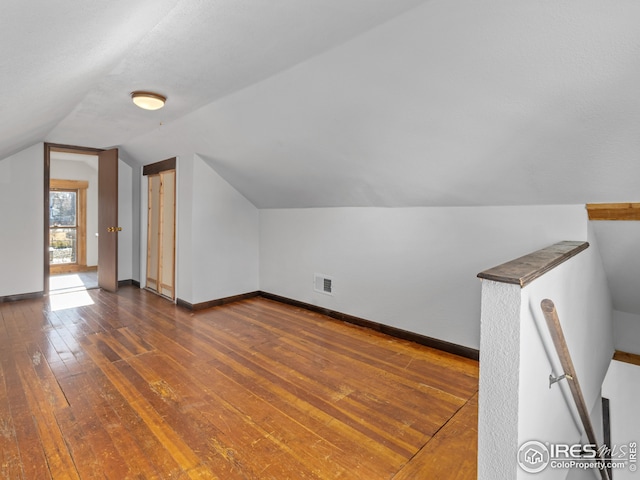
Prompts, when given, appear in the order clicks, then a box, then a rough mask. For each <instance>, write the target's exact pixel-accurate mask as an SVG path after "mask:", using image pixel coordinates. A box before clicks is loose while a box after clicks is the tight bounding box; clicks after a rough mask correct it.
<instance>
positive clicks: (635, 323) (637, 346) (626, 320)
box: [613, 310, 640, 355]
mask: <svg viewBox="0 0 640 480" xmlns="http://www.w3.org/2000/svg"><path fill="white" fill-rule="evenodd" d="M613 345H614V347H615V349H616V350H620V351H622V352H628V353H635V354H636V355H640V315H636V314H634V313H627V312H620V311H618V310H614V311H613Z"/></svg>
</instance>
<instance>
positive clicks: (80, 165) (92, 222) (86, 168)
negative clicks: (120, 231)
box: [50, 155, 98, 266]
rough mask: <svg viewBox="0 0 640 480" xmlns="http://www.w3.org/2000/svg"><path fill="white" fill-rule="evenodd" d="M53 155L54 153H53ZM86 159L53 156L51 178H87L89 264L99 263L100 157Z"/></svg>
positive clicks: (89, 156) (88, 156)
mask: <svg viewBox="0 0 640 480" xmlns="http://www.w3.org/2000/svg"><path fill="white" fill-rule="evenodd" d="M52 156H53V155H52ZM86 158H87V160H86V161H78V160H60V159H56V158H51V163H50V165H51V170H50V173H51V175H50V178H51V179H57V180H86V181H87V182H89V188H87V265H88V266H95V265H98V237H96V233H97V232H98V157H97V156H95V155H87V156H86Z"/></svg>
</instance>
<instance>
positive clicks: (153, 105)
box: [131, 91, 167, 110]
mask: <svg viewBox="0 0 640 480" xmlns="http://www.w3.org/2000/svg"><path fill="white" fill-rule="evenodd" d="M131 100H133V103H135V104H136V105H137V106H139V107H140V108H144V109H145V110H158V109H159V108H162V107H164V102H166V101H167V97H164V96H162V95H160V94H159V93H153V92H142V91H136V92H131Z"/></svg>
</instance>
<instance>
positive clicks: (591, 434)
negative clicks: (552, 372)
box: [540, 299, 610, 480]
mask: <svg viewBox="0 0 640 480" xmlns="http://www.w3.org/2000/svg"><path fill="white" fill-rule="evenodd" d="M540 306H541V308H542V313H543V314H544V318H545V320H546V321H547V326H548V327H549V333H550V334H551V339H552V340H553V344H554V346H555V347H556V352H557V353H558V357H559V358H560V364H561V365H562V369H563V370H564V372H563V373H564V374H565V375H566V377H565V378H566V379H567V381H568V382H569V389H570V390H571V395H572V397H573V401H574V403H575V405H576V408H577V409H578V414H579V415H580V420H581V421H582V426H583V427H584V430H585V432H586V434H587V438H588V439H589V442H591V444H592V445H595V448H596V452H597V453H596V455H597V457H598V460H600V461H602V462H603V464H604V462H605V459H604V458H603V457H602V456H601V450H600V448H599V447H598V441H597V439H596V434H595V431H594V429H593V423H591V416H590V415H589V409H588V408H587V402H585V400H584V395H583V394H582V388H580V382H579V381H578V375H577V374H576V371H575V368H574V367H573V360H571V354H570V353H569V347H568V346H567V341H566V339H565V337H564V333H563V332H562V325H560V319H559V318H558V312H557V311H556V306H555V305H554V304H553V302H552V301H551V300H549V299H544V300H542V302H541V304H540ZM599 471H600V476H601V477H602V480H610V478H609V473H608V472H607V470H606V468H602V469H599Z"/></svg>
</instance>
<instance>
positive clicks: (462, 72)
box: [0, 0, 640, 208]
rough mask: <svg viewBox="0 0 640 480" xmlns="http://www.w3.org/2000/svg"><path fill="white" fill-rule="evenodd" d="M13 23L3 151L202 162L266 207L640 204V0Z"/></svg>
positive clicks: (281, 9) (86, 14)
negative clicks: (136, 93) (59, 147)
mask: <svg viewBox="0 0 640 480" xmlns="http://www.w3.org/2000/svg"><path fill="white" fill-rule="evenodd" d="M0 24H1V26H2V28H0V52H1V55H0V58H1V60H0V62H1V65H0V68H1V69H0V84H1V85H2V87H3V88H2V89H1V90H0V158H5V157H6V156H8V155H10V154H12V153H14V152H17V151H19V150H21V149H23V148H25V147H27V146H29V145H31V144H33V143H36V142H40V141H50V142H55V143H63V144H72V145H81V146H90V147H110V146H119V147H120V148H121V150H122V152H123V155H125V156H126V158H127V159H128V160H130V161H135V162H139V163H148V162H151V161H158V160H161V159H164V158H167V157H170V156H174V155H192V154H198V155H199V156H200V157H201V158H203V159H204V160H205V161H206V162H208V163H209V164H210V165H211V166H212V167H213V168H214V169H215V170H216V171H218V172H219V173H220V174H221V175H222V176H223V177H224V178H225V179H226V180H227V181H229V182H230V183H231V184H232V185H233V186H234V187H235V188H236V189H238V190H239V191H240V192H241V193H242V194H243V195H245V196H246V197H247V198H248V199H249V200H251V201H252V202H253V203H254V204H255V205H256V206H258V207H261V208H268V207H313V206H340V205H363V206H367V205H380V206H414V205H415V206H419V205H436V206H437V205H518V204H556V203H558V204H566V203H586V202H600V201H606V202H615V201H634V200H635V201H637V200H638V180H637V179H638V178H640V161H639V160H638V154H639V152H640V95H638V94H637V89H638V85H640V61H638V59H640V29H639V28H638V25H640V2H637V1H635V0H612V1H608V2H602V1H596V0H567V1H562V2H558V1H547V0H544V1H535V2H532V1H526V0H515V1H514V0H488V1H483V2H478V1H475V0H430V1H425V0H311V1H304V2H302V1H300V0H273V1H265V0H199V1H198V0H153V1H151V0H127V1H123V0H109V1H104V0H101V1H95V2H82V1H79V0H59V1H57V2H50V1H45V0H35V1H31V2H25V1H18V0H7V1H5V2H3V8H2V16H1V17H0ZM138 89H145V90H146V89H149V90H154V91H158V92H159V93H162V94H165V95H166V96H167V97H168V99H169V100H168V102H167V105H166V107H165V108H164V109H162V110H159V111H157V112H145V111H142V110H139V109H137V108H136V107H135V106H133V104H132V103H131V102H130V99H129V93H130V92H131V91H133V90H138Z"/></svg>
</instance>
